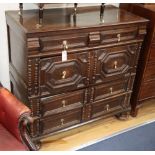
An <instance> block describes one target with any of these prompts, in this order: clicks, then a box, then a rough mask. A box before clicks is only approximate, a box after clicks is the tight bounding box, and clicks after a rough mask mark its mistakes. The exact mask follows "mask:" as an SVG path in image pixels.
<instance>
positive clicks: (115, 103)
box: [92, 95, 125, 118]
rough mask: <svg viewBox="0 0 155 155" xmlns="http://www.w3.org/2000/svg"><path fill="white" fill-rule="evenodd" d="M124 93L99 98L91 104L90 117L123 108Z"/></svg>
mask: <svg viewBox="0 0 155 155" xmlns="http://www.w3.org/2000/svg"><path fill="white" fill-rule="evenodd" d="M124 101H125V95H119V96H117V97H113V98H111V99H106V100H99V101H97V102H94V103H93V104H92V118H95V117H99V116H102V115H104V114H108V113H111V112H114V111H117V110H121V109H123V105H124Z"/></svg>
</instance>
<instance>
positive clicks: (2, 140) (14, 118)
mask: <svg viewBox="0 0 155 155" xmlns="http://www.w3.org/2000/svg"><path fill="white" fill-rule="evenodd" d="M32 122H33V119H32V118H31V117H30V109H29V108H28V107H26V106H25V105H24V104H23V103H21V102H20V101H19V100H18V99H17V98H16V97H15V96H13V95H12V94H11V93H10V92H9V91H8V90H7V89H5V88H3V87H2V86H0V151H24V150H38V147H37V145H35V144H34V143H33V141H32V140H31V137H30V136H29V134H28V130H27V129H28V128H27V127H28V125H30V124H31V123H32Z"/></svg>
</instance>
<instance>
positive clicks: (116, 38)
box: [101, 26, 138, 44]
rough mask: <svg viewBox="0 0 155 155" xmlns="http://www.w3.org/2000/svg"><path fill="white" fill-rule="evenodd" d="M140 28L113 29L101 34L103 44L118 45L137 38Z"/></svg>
mask: <svg viewBox="0 0 155 155" xmlns="http://www.w3.org/2000/svg"><path fill="white" fill-rule="evenodd" d="M137 34H138V27H137V26H133V27H131V26H130V27H122V28H113V29H112V30H106V31H102V32H101V44H109V43H117V42H122V41H128V40H133V39H136V38H137Z"/></svg>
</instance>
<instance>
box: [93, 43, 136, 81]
mask: <svg viewBox="0 0 155 155" xmlns="http://www.w3.org/2000/svg"><path fill="white" fill-rule="evenodd" d="M138 46H139V45H138V44H132V45H123V46H116V47H111V48H105V49H101V50H97V51H95V54H96V60H95V61H96V63H95V74H94V82H95V83H101V82H104V81H106V80H107V78H109V79H110V78H111V80H112V78H118V77H120V78H121V77H123V76H124V75H125V74H126V73H127V72H129V71H130V69H132V68H133V67H135V65H136V63H137V60H138V59H137V58H138V54H139V49H138Z"/></svg>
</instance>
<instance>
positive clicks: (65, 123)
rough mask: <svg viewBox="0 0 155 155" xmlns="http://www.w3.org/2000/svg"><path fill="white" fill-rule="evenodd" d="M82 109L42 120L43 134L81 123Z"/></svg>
mask: <svg viewBox="0 0 155 155" xmlns="http://www.w3.org/2000/svg"><path fill="white" fill-rule="evenodd" d="M81 116H82V108H77V109H74V110H71V111H67V112H64V113H60V114H57V115H52V116H49V117H46V118H42V119H40V126H41V133H40V134H47V133H50V132H54V131H57V130H60V129H63V128H66V127H69V126H72V125H75V124H78V123H80V122H81Z"/></svg>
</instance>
